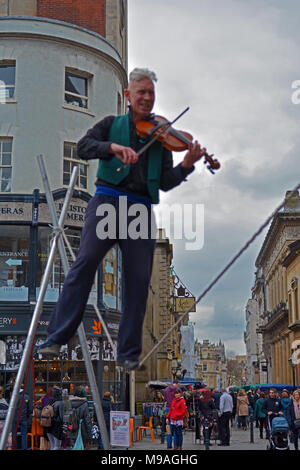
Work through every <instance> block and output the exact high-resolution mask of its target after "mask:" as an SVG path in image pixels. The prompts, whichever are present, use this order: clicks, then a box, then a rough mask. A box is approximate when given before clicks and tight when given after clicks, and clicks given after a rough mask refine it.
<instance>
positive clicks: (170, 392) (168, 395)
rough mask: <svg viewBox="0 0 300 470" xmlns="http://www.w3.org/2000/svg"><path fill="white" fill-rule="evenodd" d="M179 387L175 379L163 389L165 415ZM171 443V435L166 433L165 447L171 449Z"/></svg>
mask: <svg viewBox="0 0 300 470" xmlns="http://www.w3.org/2000/svg"><path fill="white" fill-rule="evenodd" d="M178 389H180V387H179V381H178V380H177V379H174V380H173V383H172V384H171V385H168V387H167V388H165V390H164V399H165V403H166V410H165V412H166V415H167V414H168V412H169V410H170V406H171V404H172V401H173V400H174V398H175V392H176V391H177V390H178ZM172 443H173V436H172V433H171V434H167V449H172Z"/></svg>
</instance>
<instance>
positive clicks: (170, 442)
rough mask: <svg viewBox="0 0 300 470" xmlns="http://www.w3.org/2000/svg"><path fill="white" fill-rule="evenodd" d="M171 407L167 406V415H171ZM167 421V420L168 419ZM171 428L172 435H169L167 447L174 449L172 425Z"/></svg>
mask: <svg viewBox="0 0 300 470" xmlns="http://www.w3.org/2000/svg"><path fill="white" fill-rule="evenodd" d="M169 411H170V407H169V406H166V415H167V414H168V413H169ZM166 420H167V418H166ZM166 424H167V423H166ZM170 427H171V434H167V435H166V436H167V447H172V441H173V433H172V424H170Z"/></svg>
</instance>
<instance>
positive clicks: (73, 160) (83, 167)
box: [63, 142, 88, 189]
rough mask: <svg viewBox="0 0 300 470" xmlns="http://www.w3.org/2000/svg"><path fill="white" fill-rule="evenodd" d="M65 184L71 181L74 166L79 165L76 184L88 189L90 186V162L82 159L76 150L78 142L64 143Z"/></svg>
mask: <svg viewBox="0 0 300 470" xmlns="http://www.w3.org/2000/svg"><path fill="white" fill-rule="evenodd" d="M63 166H64V167H63V184H64V185H68V184H69V183H70V179H71V174H72V171H73V168H74V166H78V167H79V172H78V178H77V182H76V186H77V187H78V188H80V189H87V187H88V163H87V162H86V161H85V160H81V159H80V158H79V157H78V155H77V151H76V144H73V143H69V142H65V143H64V163H63Z"/></svg>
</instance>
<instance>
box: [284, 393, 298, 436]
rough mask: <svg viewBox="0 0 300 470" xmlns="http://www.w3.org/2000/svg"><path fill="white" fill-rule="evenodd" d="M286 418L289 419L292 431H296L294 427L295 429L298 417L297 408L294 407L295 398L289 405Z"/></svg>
mask: <svg viewBox="0 0 300 470" xmlns="http://www.w3.org/2000/svg"><path fill="white" fill-rule="evenodd" d="M286 418H287V420H288V423H289V427H290V429H291V430H292V431H294V429H295V427H294V421H295V419H296V415H295V409H294V400H292V401H291V403H290V404H289V406H288V407H287V413H286Z"/></svg>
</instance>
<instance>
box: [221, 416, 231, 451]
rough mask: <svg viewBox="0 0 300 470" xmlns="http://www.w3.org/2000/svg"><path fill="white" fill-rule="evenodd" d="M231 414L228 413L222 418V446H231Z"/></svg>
mask: <svg viewBox="0 0 300 470" xmlns="http://www.w3.org/2000/svg"><path fill="white" fill-rule="evenodd" d="M230 417H231V413H230V411H226V412H225V413H222V414H221V416H220V441H221V444H229V442H230V427H229V422H230Z"/></svg>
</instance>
